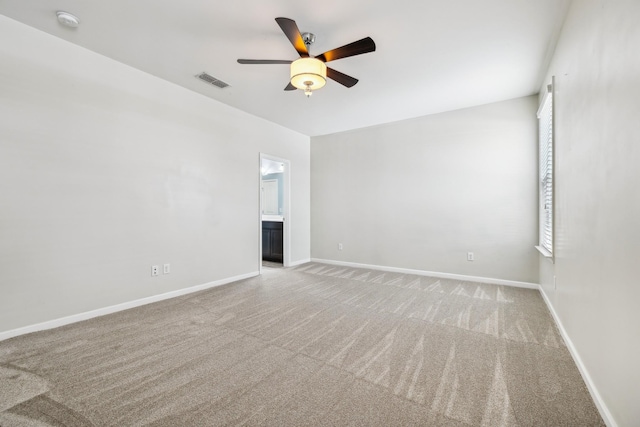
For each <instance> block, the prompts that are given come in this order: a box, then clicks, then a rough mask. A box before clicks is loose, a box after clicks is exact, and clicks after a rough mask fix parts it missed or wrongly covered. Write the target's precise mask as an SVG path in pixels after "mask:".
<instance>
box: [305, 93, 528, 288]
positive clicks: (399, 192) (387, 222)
mask: <svg viewBox="0 0 640 427" xmlns="http://www.w3.org/2000/svg"><path fill="white" fill-rule="evenodd" d="M389 108H393V106H389ZM536 108H537V99H536V97H526V98H520V99H515V100H511V101H505V102H499V103H495V104H490V105H485V106H480V107H475V108H469V109H465V110H459V111H453V112H448V113H443V114H437V115H431V116H425V117H421V118H417V119H412V120H406V121H401V122H397V123H393V124H388V125H381V126H376V127H371V128H366V129H361V130H356V131H351V132H344V133H338V134H333V135H326V136H321V137H313V138H312V139H311V229H312V237H311V255H312V257H313V258H319V259H328V260H335V261H342V262H352V263H363V264H372V265H378V266H388V267H396V268H408V269H417V270H426V271H432V272H439V273H450V274H461V275H470V276H479V277H485V278H494V279H504V280H515V281H524V282H534V283H537V281H538V257H537V252H536V250H535V249H534V245H535V244H536V241H537V212H538V211H537V187H536V182H537V165H536V162H537V148H536V147H537V142H536V141H537V127H536V126H537V123H536V118H535V114H536ZM338 243H343V245H344V246H343V247H344V249H343V250H342V251H339V250H338ZM469 251H470V252H474V254H475V261H473V262H469V261H467V252H469Z"/></svg>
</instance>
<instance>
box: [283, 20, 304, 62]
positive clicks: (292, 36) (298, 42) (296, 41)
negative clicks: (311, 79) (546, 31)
mask: <svg viewBox="0 0 640 427" xmlns="http://www.w3.org/2000/svg"><path fill="white" fill-rule="evenodd" d="M276 22H277V23H278V25H279V26H280V28H281V29H282V32H283V33H284V34H285V36H287V38H288V39H289V41H290V42H291V44H292V45H293V47H294V48H295V49H296V51H297V52H298V54H299V55H300V56H301V57H303V58H305V57H307V56H309V51H308V50H307V45H305V44H304V40H302V35H300V30H299V29H298V25H297V24H296V21H294V20H293V19H289V18H276Z"/></svg>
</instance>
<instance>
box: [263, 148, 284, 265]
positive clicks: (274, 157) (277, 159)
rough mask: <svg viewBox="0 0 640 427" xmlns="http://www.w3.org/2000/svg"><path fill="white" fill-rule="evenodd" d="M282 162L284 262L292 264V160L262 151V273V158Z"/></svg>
mask: <svg viewBox="0 0 640 427" xmlns="http://www.w3.org/2000/svg"><path fill="white" fill-rule="evenodd" d="M263 159H264V160H271V161H274V162H278V163H282V164H283V165H284V170H283V171H282V218H283V219H284V221H283V224H282V246H283V248H282V264H283V265H284V266H285V267H289V266H290V265H291V203H290V200H291V182H290V179H291V162H290V161H289V160H287V159H283V158H281V157H276V156H272V155H270V154H267V153H262V152H261V153H260V159H259V162H258V271H259V272H260V274H262V170H261V168H262V160H263Z"/></svg>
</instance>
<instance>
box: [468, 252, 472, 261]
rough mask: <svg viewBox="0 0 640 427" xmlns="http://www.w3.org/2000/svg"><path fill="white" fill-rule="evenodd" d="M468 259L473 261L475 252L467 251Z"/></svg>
mask: <svg viewBox="0 0 640 427" xmlns="http://www.w3.org/2000/svg"><path fill="white" fill-rule="evenodd" d="M467 261H473V252H467Z"/></svg>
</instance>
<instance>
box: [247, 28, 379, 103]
mask: <svg viewBox="0 0 640 427" xmlns="http://www.w3.org/2000/svg"><path fill="white" fill-rule="evenodd" d="M276 22H277V23H278V25H279V26H280V28H281V29H282V31H283V32H284V34H285V35H286V36H287V38H288V39H289V41H290V42H291V44H292V45H293V47H294V48H295V50H296V51H297V52H298V54H299V55H300V58H299V59H296V60H295V61H288V60H279V59H238V62H239V63H240V64H290V65H291V80H290V82H289V84H288V85H287V87H285V88H284V90H296V89H302V90H304V93H305V95H307V97H309V96H311V94H312V93H313V91H314V90H317V89H320V88H321V87H322V86H324V85H325V83H326V80H327V77H328V78H330V79H332V80H334V81H336V82H338V83H340V84H341V85H343V86H346V87H352V86H354V85H355V84H356V83H358V79H356V78H353V77H351V76H348V75H346V74H344V73H341V72H339V71H336V70H334V69H333V68H329V67H327V66H326V63H327V62H329V61H335V60H337V59H342V58H348V57H350V56H355V55H361V54H363V53H368V52H373V51H375V50H376V44H375V43H374V42H373V39H371V37H365V38H363V39H361V40H358V41H355V42H353V43H349V44H347V45H344V46H342V47H339V48H336V49H332V50H330V51H327V52H325V53H323V54H321V55H318V56H315V57H313V56H311V55H310V54H309V47H310V46H311V45H312V44H313V42H314V41H315V38H316V37H315V35H313V34H311V33H300V30H299V29H298V25H297V24H296V21H294V20H293V19H289V18H276Z"/></svg>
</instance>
